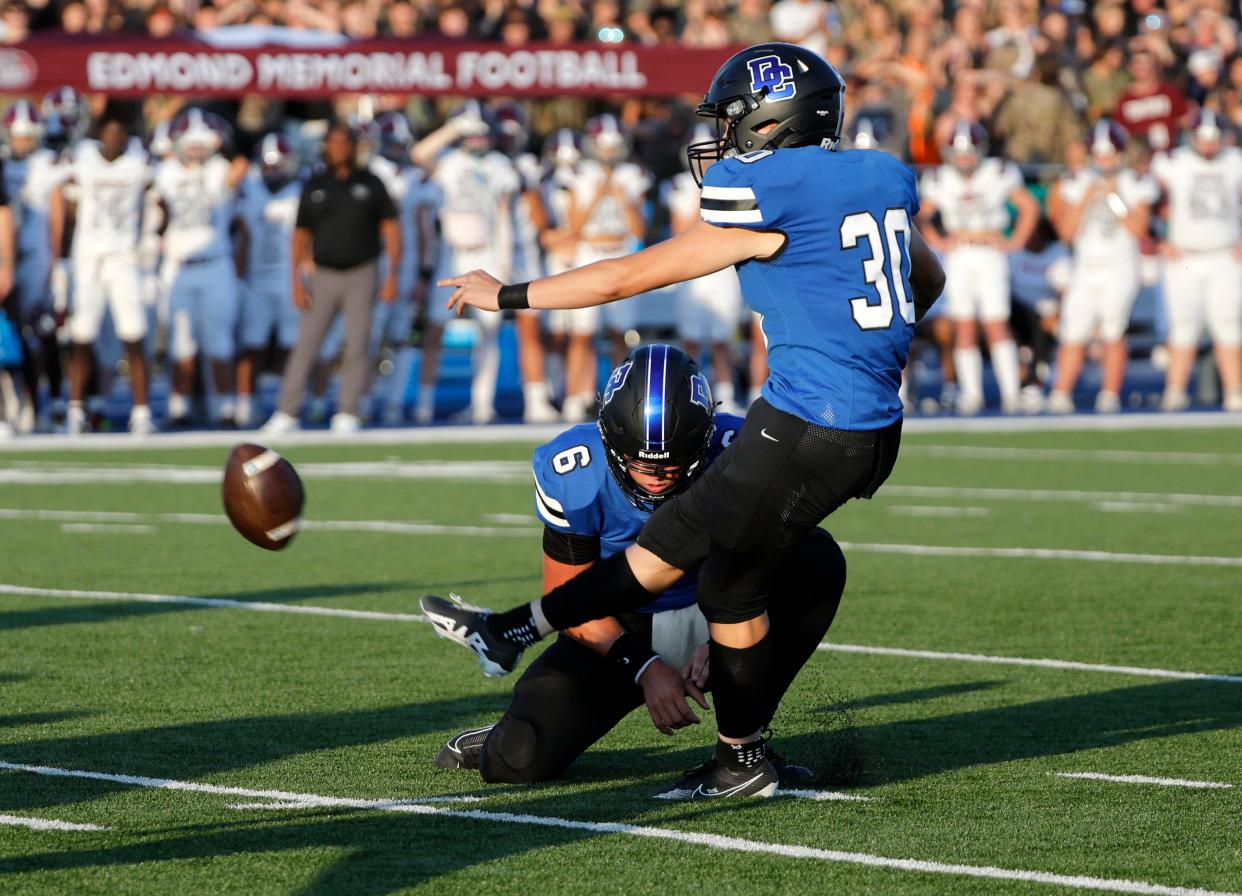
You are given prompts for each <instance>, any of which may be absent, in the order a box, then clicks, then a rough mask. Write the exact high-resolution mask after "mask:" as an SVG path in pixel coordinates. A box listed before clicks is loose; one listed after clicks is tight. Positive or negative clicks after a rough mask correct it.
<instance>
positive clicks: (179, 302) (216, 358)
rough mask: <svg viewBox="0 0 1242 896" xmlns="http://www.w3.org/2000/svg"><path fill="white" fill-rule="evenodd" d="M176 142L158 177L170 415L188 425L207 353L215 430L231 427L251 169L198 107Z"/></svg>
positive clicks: (180, 124)
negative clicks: (229, 152) (239, 260)
mask: <svg viewBox="0 0 1242 896" xmlns="http://www.w3.org/2000/svg"><path fill="white" fill-rule="evenodd" d="M170 136H171V138H172V141H173V146H174V147H175V149H176V153H175V155H174V156H173V157H171V158H168V159H165V160H164V161H163V162H161V163H160V165H159V167H158V168H157V169H156V173H155V189H156V191H157V192H158V193H159V197H160V201H161V205H162V207H163V209H164V233H163V236H164V240H163V257H164V260H163V264H162V266H161V269H160V273H161V280H162V282H163V284H164V288H165V292H166V294H167V296H168V354H169V359H170V360H171V361H172V363H173V371H172V392H171V394H170V395H169V397H168V416H169V418H170V422H171V424H172V425H173V426H184V425H187V424H188V422H189V415H190V395H191V393H192V392H193V388H194V378H195V364H196V362H197V359H198V355H199V352H200V351H201V352H202V353H203V354H204V355H205V356H206V358H207V359H208V361H209V362H210V365H211V372H212V379H213V381H214V385H215V392H214V394H211V395H210V410H209V417H210V418H211V420H212V421H213V422H214V423H216V424H217V425H220V426H223V427H233V426H236V409H237V402H236V397H235V395H234V378H233V363H234V355H235V354H236V349H237V346H236V338H235V333H236V329H237V314H238V290H237V279H238V272H239V266H238V265H237V264H236V261H235V259H234V257H233V239H232V235H233V233H234V231H235V230H240V231H241V232H242V233H244V228H245V225H244V223H242V222H241V220H240V219H239V218H236V217H235V213H236V204H235V193H236V190H237V187H238V186H239V185H240V184H241V180H242V178H243V177H245V175H246V172H247V171H248V170H249V165H248V164H247V161H246V159H245V157H244V156H238V157H237V158H236V159H234V160H233V162H232V163H231V164H230V163H229V161H228V160H227V159H225V158H224V157H223V156H222V155H220V154H219V151H220V149H221V145H222V144H221V141H222V135H221V134H220V133H218V132H217V131H216V130H215V129H213V128H212V126H211V123H210V122H209V121H208V120H207V118H206V117H205V116H204V114H203V113H202V112H200V111H199V110H197V109H190V110H188V111H186V112H183V113H182V114H181V115H180V116H178V118H177V120H176V121H174V122H173V126H172V129H171V131H170ZM242 241H243V243H244V237H243V238H242ZM239 254H240V255H241V256H242V257H244V254H245V253H244V251H240V250H239ZM240 269H244V265H243V266H241V268H240Z"/></svg>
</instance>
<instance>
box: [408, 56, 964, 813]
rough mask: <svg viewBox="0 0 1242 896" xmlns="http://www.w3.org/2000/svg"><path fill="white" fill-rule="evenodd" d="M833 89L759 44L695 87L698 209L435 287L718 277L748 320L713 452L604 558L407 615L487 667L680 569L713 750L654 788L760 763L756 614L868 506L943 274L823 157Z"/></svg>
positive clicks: (910, 231)
mask: <svg viewBox="0 0 1242 896" xmlns="http://www.w3.org/2000/svg"><path fill="white" fill-rule="evenodd" d="M844 95H845V83H844V81H842V79H841V76H840V75H839V74H838V73H837V71H836V69H834V68H833V67H832V66H831V65H829V64H828V63H827V62H825V61H824V60H823V59H821V58H820V57H819V56H817V55H816V54H815V53H813V52H811V51H809V50H806V49H804V48H802V47H797V46H793V45H789V44H779V43H771V44H760V45H758V46H754V47H750V48H749V49H746V50H743V51H742V52H740V53H738V54H736V55H735V56H733V57H732V58H731V59H729V61H728V62H726V63H725V64H724V65H723V66H722V67H721V69H720V71H718V72H717V73H716V76H715V77H714V78H713V79H712V82H711V85H710V86H709V88H708V91H707V94H706V96H705V97H704V98H703V102H702V103H701V104H700V106H699V108H698V112H699V114H700V115H702V116H704V117H706V118H709V119H712V120H713V121H714V122H715V124H716V128H717V135H718V139H717V140H715V141H711V142H710V143H706V144H697V145H695V146H692V147H690V150H689V156H690V160H691V164H692V167H695V168H697V169H698V170H700V171H701V170H702V168H703V166H705V165H708V164H709V163H710V167H707V170H706V173H704V174H703V175H702V183H703V188H702V198H701V203H700V218H701V220H700V221H698V222H697V223H696V224H695V225H693V226H692V227H690V228H689V229H687V230H685V231H683V232H681V233H679V234H677V235H676V236H674V237H672V238H670V239H668V240H666V241H665V242H663V243H659V244H657V245H655V246H651V247H650V248H647V249H644V250H643V251H641V252H638V253H635V254H633V255H630V256H625V257H622V258H614V259H608V260H605V261H601V262H598V263H596V264H592V265H587V266H586V267H582V268H578V269H577V270H574V271H569V272H567V273H563V274H559V275H557V276H555V277H546V278H543V279H540V280H536V281H534V282H532V283H519V284H511V285H507V286H506V285H502V284H501V283H500V282H499V281H497V280H496V279H495V278H494V277H492V276H491V275H489V274H487V273H486V272H484V271H471V272H470V273H468V274H465V275H462V276H460V277H452V278H449V279H447V280H444V281H441V283H440V285H441V286H449V287H452V288H453V293H452V296H451V297H450V299H449V303H450V305H452V306H453V307H457V308H464V307H466V306H471V305H473V306H476V307H479V308H484V309H489V310H493V311H495V310H499V309H501V308H525V307H531V308H573V307H581V306H589V305H598V304H603V303H606V302H612V301H616V300H618V299H624V298H627V297H628V296H632V295H636V294H638V293H642V292H647V291H650V290H653V289H659V288H661V287H664V286H667V285H669V284H672V283H677V282H681V281H683V280H689V279H691V278H694V277H701V276H703V275H705V274H709V273H712V272H714V271H718V270H721V269H723V268H725V267H728V266H729V265H735V266H736V267H737V272H738V277H739V279H740V280H741V283H742V292H743V294H744V295H745V296H746V300H747V302H748V303H749V304H750V305H751V307H752V308H753V309H754V310H755V311H757V312H759V314H761V315H762V317H763V330H764V334H765V335H766V337H767V341H768V352H769V354H768V362H769V366H770V368H771V372H770V374H769V376H768V380H767V382H766V383H765V384H764V387H763V396H762V398H761V399H760V400H759V401H757V402H756V403H755V405H754V406H753V407H752V408H751V411H750V413H749V414H748V415H747V422H746V426H745V427H744V428H743V430H742V432H741V434H740V435H739V436H738V438H737V439H736V440H735V441H734V442H733V443H732V445H731V446H730V447H729V448H728V449H727V450H726V451H725V452H724V453H723V454H722V455H721V457H720V459H719V461H717V462H716V463H714V464H713V465H712V466H711V467H710V468H709V469H708V470H707V471H706V472H704V473H703V475H701V476H699V477H698V478H697V480H696V481H695V482H694V483H693V484H692V485H691V486H690V487H689V488H687V489H686V490H685V491H684V492H682V493H681V494H679V495H677V496H676V497H675V498H672V499H670V500H668V501H666V502H665V503H664V504H663V505H662V506H661V507H660V508H659V509H658V510H657V511H656V513H654V514H653V515H652V517H651V519H650V520H649V521H648V523H647V524H646V525H645V526H644V527H643V530H642V532H641V533H640V535H639V538H638V541H637V542H636V543H635V544H634V545H632V546H630V547H629V548H627V549H626V551H625V552H624V553H622V554H614V555H613V556H611V557H608V558H606V559H602V560H601V561H600V562H598V563H596V564H594V565H593V566H592V567H591V568H590V569H588V570H586V571H585V572H583V573H582V574H580V575H579V576H577V577H575V578H574V579H571V580H570V581H568V582H566V583H565V584H563V585H561V586H560V587H558V588H555V589H553V590H552V591H551V592H549V593H548V594H546V595H545V596H544V597H542V598H540V599H538V600H536V601H533V602H531V603H530V604H523V605H521V606H518V607H516V608H514V609H512V610H507V611H505V612H502V613H494V614H488V613H484V612H468V611H466V610H463V609H461V608H457V607H454V606H453V605H452V604H449V603H448V602H446V601H443V600H441V599H439V598H435V597H431V596H428V597H425V598H424V599H423V604H424V607H425V608H426V609H428V610H430V611H435V612H436V613H437V615H438V616H439V618H440V619H441V620H450V621H448V622H441V623H439V624H440V625H441V626H442V627H444V628H446V629H449V630H451V632H452V633H453V634H455V636H456V637H457V638H458V640H460V641H461V642H462V643H463V644H466V645H467V646H469V647H471V648H472V649H473V650H474V651H475V653H476V654H477V655H478V657H479V659H480V662H481V663H482V664H483V665H484V671H489V670H490V671H491V672H492V673H493V674H496V673H498V672H504V671H506V670H508V669H512V668H513V666H514V665H515V664H516V662H517V659H518V657H519V655H520V653H521V649H522V648H523V647H525V646H529V645H530V644H533V643H534V642H535V641H537V640H538V639H539V638H542V637H545V636H546V635H548V634H550V633H551V632H552V631H555V630H563V629H565V628H569V627H572V626H575V625H580V624H582V623H583V622H586V621H587V620H589V619H598V618H601V617H603V616H610V615H614V614H616V613H618V612H624V611H626V610H628V609H633V608H635V607H639V606H643V605H645V604H648V603H650V602H651V600H652V597H653V595H655V594H658V593H660V592H661V591H663V590H664V589H665V588H667V587H668V586H669V584H671V583H672V582H674V581H676V580H677V579H678V578H680V577H681V575H682V571H684V570H687V569H690V568H692V567H694V566H695V565H696V564H700V563H701V564H702V565H701V566H700V568H699V579H698V599H699V606H700V608H701V609H702V610H703V613H704V615H705V616H706V617H707V620H708V622H709V624H710V634H711V640H710V650H709V654H710V660H711V681H712V686H713V689H714V693H715V700H716V721H717V727H718V730H719V734H720V739H719V740H718V742H717V745H716V753H715V761H714V762H710V763H708V764H706V765H705V766H704V767H703V769H702V770H701V771H700V773H699V775H698V777H697V779H694V780H689V781H683V782H681V783H680V784H678V785H676V786H675V787H673V788H672V789H670V790H668V791H666V792H665V795H669V796H680V797H685V798H694V799H701V798H712V797H724V796H752V795H760V796H766V795H769V794H770V793H771V792H772V789H773V788H772V785H773V784H774V782H775V781H776V777H777V776H776V770H775V769H774V768H773V767H772V765H771V763H770V762H769V761H768V760H767V758H766V755H765V751H764V748H763V741H762V738H761V736H760V734H761V731H760V729H761V727H762V722H763V715H764V706H765V694H766V689H767V686H768V683H769V681H770V680H771V678H772V675H773V671H772V670H773V668H774V663H775V655H774V650H773V638H771V637H770V636H769V627H770V620H769V614H768V609H769V604H770V598H771V597H772V595H773V593H774V586H775V583H776V581H777V578H778V575H779V573H780V572H781V570H783V569H785V568H786V567H787V566H788V564H789V561H790V559H791V558H792V557H793V556H794V555H795V554H796V553H797V552H798V551H799V550H800V549H801V547H802V545H803V542H804V541H805V539H806V538H807V536H808V534H809V533H811V532H812V531H814V529H815V528H816V527H817V526H818V525H819V523H820V522H821V521H822V520H823V519H824V518H825V517H827V516H828V515H829V514H830V513H832V512H833V511H834V510H836V509H837V508H838V507H840V506H841V505H842V504H844V503H845V502H846V501H848V500H850V499H851V498H870V497H871V496H872V495H874V494H875V492H876V490H877V489H878V488H879V487H880V486H881V485H882V484H883V483H884V481H885V480H886V479H887V478H888V475H889V473H890V472H891V471H892V469H893V465H894V463H895V462H896V459H897V448H898V444H899V442H900V438H901V420H902V407H901V398H900V396H899V394H898V389H899V387H900V385H901V370H902V367H903V366H904V364H905V362H906V356H907V354H908V351H909V345H910V334H911V330H912V328H913V326H914V323H915V321H916V320H917V319H918V318H919V317H920V316H921V315H922V314H923V313H925V312H926V310H927V309H928V308H930V307H931V304H932V303H933V302H934V301H935V300H936V299H937V297H938V296H939V295H940V292H941V291H942V290H943V288H944V272H943V271H942V270H941V267H940V264H939V262H938V261H937V260H936V258H935V256H934V255H933V254H932V252H931V250H930V249H928V247H927V244H926V243H925V242H924V241H923V238H922V236H921V235H920V234H919V232H918V230H917V229H916V228H915V226H914V223H913V222H914V219H915V217H916V215H917V214H918V211H919V200H918V195H917V193H916V190H915V178H914V173H913V172H912V171H911V170H910V169H909V168H908V167H907V166H906V165H904V164H903V163H902V162H900V161H898V160H897V159H896V158H894V157H893V156H890V155H888V154H886V153H883V152H879V151H876V150H850V151H848V152H846V151H838V150H837V146H838V142H839V140H840V135H841V123H842V119H843V117H844V106H845V96H844Z"/></svg>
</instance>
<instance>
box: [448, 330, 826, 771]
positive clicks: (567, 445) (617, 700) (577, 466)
mask: <svg viewBox="0 0 1242 896" xmlns="http://www.w3.org/2000/svg"><path fill="white" fill-rule="evenodd" d="M741 429H742V420H741V418H740V417H734V416H733V415H731V414H723V413H714V404H713V402H712V398H711V390H710V389H709V387H708V383H707V379H706V378H705V377H704V376H703V374H702V373H701V372H700V371H699V368H698V365H696V364H695V363H694V362H693V361H692V360H691V359H690V357H689V355H687V354H686V353H685V352H683V351H682V350H681V349H678V348H673V347H672V346H668V345H648V346H643V347H642V348H638V349H635V350H634V351H633V352H631V353H630V355H629V356H628V357H627V358H626V359H625V361H624V362H623V363H622V364H621V365H620V366H619V367H617V369H616V370H615V371H613V374H612V376H611V377H610V378H609V380H608V383H607V385H606V386H605V388H604V393H603V396H602V403H601V406H600V412H599V418H598V421H596V422H591V423H582V424H579V425H578V426H574V427H571V428H569V429H567V430H565V431H564V432H563V433H561V434H560V435H559V436H557V437H556V438H555V439H553V440H552V441H550V442H548V443H547V444H546V445H543V446H542V447H540V448H539V449H537V450H536V451H535V456H534V463H533V467H534V474H535V513H536V514H537V516H538V517H539V520H540V522H542V523H543V525H544V534H543V554H544V557H543V583H544V590H545V591H549V590H551V589H552V588H554V587H556V586H557V585H560V584H561V583H563V582H566V581H568V580H570V579H572V578H573V577H574V576H576V575H577V574H578V573H580V572H582V571H583V570H585V569H587V568H588V567H590V566H591V565H592V564H594V563H596V562H597V561H598V560H600V559H607V558H608V557H611V556H613V555H615V554H618V553H621V552H624V551H625V549H626V548H628V547H629V546H630V545H632V544H633V543H634V541H635V540H636V539H637V538H638V533H639V531H641V529H642V527H643V524H644V523H646V521H647V519H648V518H649V517H650V516H651V514H652V513H653V512H654V511H655V510H656V508H658V507H660V506H661V505H662V504H664V503H666V502H667V501H669V500H670V499H672V498H673V497H675V496H676V495H677V494H679V493H680V492H682V491H684V490H685V489H686V487H687V486H688V485H689V484H690V483H691V482H693V481H694V480H695V479H696V478H697V477H698V476H699V475H700V474H701V473H702V472H703V471H704V469H706V468H707V467H708V466H709V465H710V464H711V463H712V462H713V461H714V460H715V459H716V458H717V457H718V456H719V455H720V453H721V452H722V451H724V449H725V447H726V446H727V445H729V443H730V442H732V441H733V439H735V438H736V437H737V435H738V433H739V432H740V431H741ZM696 574H697V570H694V569H692V570H689V571H688V572H687V573H686V575H684V576H683V577H682V578H681V579H680V580H679V581H677V582H676V583H675V584H673V585H672V586H671V587H669V588H668V589H667V590H666V591H664V593H663V594H660V595H659V596H654V595H653V600H652V602H651V603H649V604H648V605H646V606H644V607H640V608H638V609H637V610H636V611H634V612H628V613H619V614H617V615H616V616H612V617H608V618H605V619H596V620H592V621H590V622H587V623H585V624H583V625H580V626H576V627H574V628H572V629H570V630H569V631H568V632H566V633H564V634H562V635H561V637H560V638H559V639H558V640H557V641H556V642H555V643H554V644H553V645H552V646H551V647H549V648H548V649H547V650H546V651H544V652H543V654H542V655H540V656H539V658H538V659H536V660H535V661H534V662H533V663H531V665H530V666H529V667H527V669H526V672H525V673H524V674H523V675H522V678H521V679H520V680H519V681H518V683H517V685H516V686H515V687H514V691H513V702H512V703H511V704H510V705H509V708H508V709H507V710H505V713H504V716H503V717H502V718H501V720H500V721H499V722H497V723H495V724H493V725H487V726H485V727H482V728H472V729H469V730H466V731H463V732H461V733H460V734H457V735H456V736H454V737H453V738H452V739H450V740H449V742H448V743H447V744H446V745H445V746H444V748H443V749H441V750H440V753H439V755H438V756H437V757H436V760H435V764H436V765H437V766H439V767H441V768H471V769H478V770H479V771H480V773H481V774H482V776H483V779H484V780H485V781H489V782H498V783H510V784H520V783H530V782H534V781H547V780H551V779H553V778H557V777H560V776H561V775H562V774H563V773H564V771H565V769H567V768H568V767H569V765H570V764H571V763H572V762H573V761H574V760H575V759H577V758H578V757H579V756H580V755H582V753H583V751H585V750H586V749H587V748H588V747H590V746H591V744H593V743H595V742H596V741H597V740H599V739H600V738H601V737H603V736H604V735H605V734H606V733H607V732H608V731H610V730H611V729H612V728H613V727H614V726H616V724H617V723H618V722H620V721H621V720H622V719H623V718H625V717H626V716H627V715H628V714H629V713H630V712H631V711H633V710H634V709H637V708H638V707H639V706H642V705H643V704H646V707H647V711H648V713H649V714H650V715H651V721H652V723H653V724H654V725H655V727H656V728H657V729H659V730H660V731H662V732H663V733H665V734H672V733H673V731H674V730H675V729H678V728H684V727H686V726H687V725H693V724H696V723H697V722H698V721H699V718H698V716H697V715H696V714H695V712H694V710H693V708H692V707H691V705H690V703H689V701H688V700H687V697H689V698H690V699H693V700H695V701H697V702H698V703H699V705H700V706H702V707H703V708H704V709H707V708H709V707H708V704H707V702H706V700H705V699H704V697H703V694H702V692H701V690H700V688H701V687H704V686H706V684H707V683H708V681H709V679H708V678H707V670H706V665H707V663H706V659H707V657H706V651H705V650H704V649H703V647H704V646H705V645H706V642H707V620H706V619H705V618H704V617H703V614H702V613H701V612H700V611H699V609H698V607H697V606H696V605H695V598H696V588H695V579H696ZM844 587H845V557H844V555H842V553H841V549H840V548H839V547H838V546H837V544H836V542H834V541H833V539H832V536H831V535H829V534H828V533H827V532H825V531H824V530H822V529H816V530H815V531H814V532H813V533H812V534H811V536H810V537H808V538H807V540H806V541H805V543H804V544H803V547H802V550H801V551H800V552H799V554H798V556H797V557H796V558H795V562H794V563H793V564H792V565H791V566H790V567H789V569H787V570H786V571H785V572H784V573H783V574H782V575H781V576H780V580H779V582H778V584H777V585H776V587H775V589H774V593H773V595H772V601H771V604H770V606H769V614H770V616H771V620H772V633H771V637H772V638H773V639H774V642H775V646H776V669H775V670H774V672H775V674H774V676H773V681H772V688H771V691H770V693H769V695H768V701H767V705H766V710H765V713H764V715H765V718H764V722H765V724H766V723H767V721H769V720H770V719H771V716H772V715H773V714H774V713H775V711H776V708H777V706H778V705H779V703H780V700H781V697H782V696H783V695H784V693H785V690H786V689H787V688H788V687H789V685H790V683H791V682H792V681H793V679H794V676H795V675H796V674H797V672H798V670H799V669H800V668H801V667H802V666H803V664H804V663H805V662H806V661H807V660H808V659H809V658H810V657H811V655H812V654H814V652H815V648H816V647H817V646H818V645H819V643H820V641H821V639H822V638H823V637H824V634H825V632H827V630H828V627H829V625H831V623H832V619H833V617H834V616H835V615H836V611H837V606H838V604H839V603H840V600H841V592H842V590H843V589H844ZM766 749H767V755H768V758H769V760H770V761H772V762H773V764H774V765H775V766H776V768H777V771H778V773H779V776H780V784H781V786H786V785H805V784H808V783H810V781H811V779H812V777H813V776H812V773H811V772H810V771H809V770H807V769H805V768H802V767H801V766H797V765H792V764H790V763H788V762H786V761H785V760H784V759H783V758H782V757H781V756H780V755H779V754H777V753H775V752H774V751H773V750H772V749H771V748H770V747H767V748H766Z"/></svg>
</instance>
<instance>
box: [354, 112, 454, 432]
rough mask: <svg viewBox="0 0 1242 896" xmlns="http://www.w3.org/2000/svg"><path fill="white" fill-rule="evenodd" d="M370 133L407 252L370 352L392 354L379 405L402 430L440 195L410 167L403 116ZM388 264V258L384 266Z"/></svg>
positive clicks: (387, 117) (388, 118)
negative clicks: (385, 350) (387, 349)
mask: <svg viewBox="0 0 1242 896" xmlns="http://www.w3.org/2000/svg"><path fill="white" fill-rule="evenodd" d="M371 131H372V133H373V134H374V140H375V155H374V157H373V158H372V159H371V163H370V166H369V167H370V169H371V171H372V172H374V173H375V175H376V176H378V177H379V178H380V180H382V181H383V182H384V187H385V188H386V189H387V190H388V195H389V196H390V197H392V201H393V205H394V206H396V209H397V220H398V222H399V224H400V227H401V247H402V248H401V267H400V270H398V271H397V298H396V299H395V300H394V301H392V302H377V303H376V305H375V313H374V316H373V317H372V318H371V342H370V345H369V347H368V352H369V353H370V355H371V357H372V358H379V356H380V350H381V349H382V348H383V347H384V346H385V345H387V346H389V347H390V348H391V349H392V352H393V358H392V373H391V375H390V376H389V377H388V378H387V379H386V380H385V381H383V382H381V383H380V392H381V393H382V394H381V395H380V396H379V402H380V405H381V406H382V414H383V418H382V419H383V422H384V423H385V424H387V425H389V426H397V425H400V424H401V423H404V422H405V389H406V385H407V383H408V382H409V379H410V372H411V370H413V368H414V356H415V352H414V349H413V348H412V347H411V346H410V331H411V330H412V329H413V327H414V314H415V309H416V308H419V307H421V306H422V304H423V303H424V302H425V301H426V299H427V290H428V287H429V286H430V284H431V276H432V274H433V273H434V272H435V251H436V225H435V220H436V212H437V210H438V209H439V207H440V190H439V188H438V187H436V186H434V185H433V184H431V183H430V182H429V181H428V180H427V176H426V174H425V173H424V172H423V170H422V169H421V168H418V167H417V166H415V165H411V164H410V147H411V146H412V145H413V143H414V131H413V129H412V128H411V127H410V122H409V120H408V119H407V118H406V117H405V115H404V114H402V113H400V112H384V113H382V114H381V115H379V116H378V117H377V118H376V119H375V121H374V123H373V125H372V128H371ZM387 263H388V260H387V257H386V256H385V257H383V260H382V261H381V264H384V265H387ZM381 279H382V278H381ZM341 323H343V319H342V321H341ZM377 410H378V409H377Z"/></svg>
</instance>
